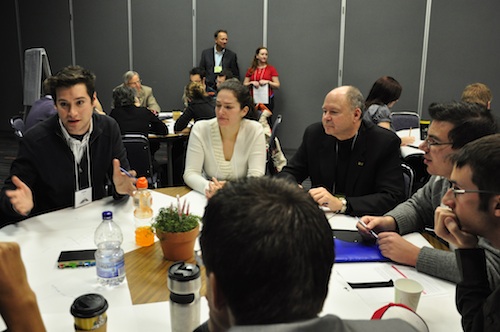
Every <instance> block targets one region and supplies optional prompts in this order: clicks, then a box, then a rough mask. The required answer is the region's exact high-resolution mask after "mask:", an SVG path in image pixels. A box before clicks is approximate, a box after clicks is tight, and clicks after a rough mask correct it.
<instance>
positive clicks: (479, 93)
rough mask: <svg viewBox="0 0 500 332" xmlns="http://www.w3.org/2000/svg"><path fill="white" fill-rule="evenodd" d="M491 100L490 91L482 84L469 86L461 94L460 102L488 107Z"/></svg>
mask: <svg viewBox="0 0 500 332" xmlns="http://www.w3.org/2000/svg"><path fill="white" fill-rule="evenodd" d="M491 99H493V96H492V94H491V90H490V88H488V87H487V86H486V84H483V83H472V84H469V85H467V86H466V87H465V89H464V91H463V92H462V101H463V102H466V103H476V104H479V105H482V106H484V107H488V106H489V105H488V103H489V102H490V101H491Z"/></svg>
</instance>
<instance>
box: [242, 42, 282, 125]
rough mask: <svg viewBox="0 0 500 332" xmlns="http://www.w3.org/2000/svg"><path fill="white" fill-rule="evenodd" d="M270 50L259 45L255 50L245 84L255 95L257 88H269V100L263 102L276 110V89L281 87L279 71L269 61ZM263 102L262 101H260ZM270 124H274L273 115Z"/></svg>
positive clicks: (271, 109) (268, 107)
mask: <svg viewBox="0 0 500 332" xmlns="http://www.w3.org/2000/svg"><path fill="white" fill-rule="evenodd" d="M268 57H269V52H268V50H267V48H266V47H263V46H262V47H259V48H258V49H257V50H256V51H255V56H254V58H253V60H252V65H251V66H250V68H248V70H247V73H246V74H245V80H244V81H243V84H244V85H245V86H249V87H250V93H251V94H252V96H254V93H255V92H256V90H257V89H267V96H268V102H267V103H265V102H262V104H264V105H265V106H266V107H267V109H269V110H270V111H271V113H272V112H273V110H274V89H276V90H277V89H279V88H280V80H279V77H278V71H277V70H276V68H275V67H274V66H272V65H270V64H269V63H268V62H267V59H268ZM258 103H261V102H258ZM268 121H269V125H270V126H272V123H273V121H272V117H268Z"/></svg>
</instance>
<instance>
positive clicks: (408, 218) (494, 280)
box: [385, 176, 500, 289]
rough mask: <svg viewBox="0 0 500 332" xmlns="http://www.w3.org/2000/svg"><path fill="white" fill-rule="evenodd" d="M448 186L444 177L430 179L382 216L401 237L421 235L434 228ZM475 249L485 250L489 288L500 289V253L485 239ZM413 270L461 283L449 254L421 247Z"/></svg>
mask: <svg viewBox="0 0 500 332" xmlns="http://www.w3.org/2000/svg"><path fill="white" fill-rule="evenodd" d="M448 187H449V184H448V181H447V179H446V178H444V177H441V176H432V177H431V178H430V179H429V182H427V183H426V184H425V185H424V186H423V187H422V188H420V189H419V190H418V191H417V192H416V193H415V194H414V195H413V196H412V197H410V198H409V199H408V200H407V201H405V202H404V203H401V204H399V205H398V206H396V207H395V208H394V209H393V210H391V211H389V212H387V213H386V214H385V215H387V216H391V217H393V218H394V220H396V224H397V226H398V229H399V233H400V234H401V235H404V234H407V233H411V232H422V231H423V230H424V228H425V227H431V228H434V211H435V210H436V208H437V207H438V206H440V205H441V198H442V197H443V196H444V194H445V193H446V191H447V190H448ZM478 246H479V247H481V248H483V249H484V250H485V253H486V265H487V269H488V279H489V282H490V286H491V287H492V288H493V289H495V288H496V287H498V286H500V250H498V249H495V248H494V247H492V246H491V245H490V244H489V243H488V242H487V241H486V240H485V239H484V238H479V243H478ZM415 267H416V269H417V271H419V272H422V273H426V274H429V275H432V276H435V277H438V278H441V279H445V280H449V281H453V282H455V283H458V282H459V281H460V272H459V270H458V264H457V260H456V257H455V253H454V252H452V251H444V250H439V249H434V248H429V247H424V248H422V250H420V253H419V255H418V258H417V265H416V266H415Z"/></svg>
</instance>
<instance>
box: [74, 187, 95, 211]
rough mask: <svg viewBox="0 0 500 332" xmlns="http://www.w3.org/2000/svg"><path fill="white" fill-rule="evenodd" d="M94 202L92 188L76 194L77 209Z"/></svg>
mask: <svg viewBox="0 0 500 332" xmlns="http://www.w3.org/2000/svg"><path fill="white" fill-rule="evenodd" d="M91 202H92V187H88V188H85V189H82V190H78V191H76V192H75V209H76V208H79V207H80V206H84V205H87V204H89V203H91Z"/></svg>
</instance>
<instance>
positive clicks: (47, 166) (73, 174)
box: [0, 66, 135, 227]
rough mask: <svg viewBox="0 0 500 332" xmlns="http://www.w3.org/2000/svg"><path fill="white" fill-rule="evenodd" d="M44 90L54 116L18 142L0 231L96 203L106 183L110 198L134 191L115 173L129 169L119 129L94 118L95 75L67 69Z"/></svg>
mask: <svg viewBox="0 0 500 332" xmlns="http://www.w3.org/2000/svg"><path fill="white" fill-rule="evenodd" d="M48 84H49V86H50V94H51V95H52V98H53V99H54V101H55V104H56V107H57V113H58V116H53V117H51V118H49V119H47V120H46V121H43V122H41V123H40V124H38V125H36V126H35V127H33V128H32V129H31V130H29V131H28V132H27V133H26V134H25V135H24V137H23V139H22V140H21V141H20V144H19V151H18V155H17V158H16V159H15V160H14V161H13V162H12V165H11V168H10V176H9V177H8V178H7V179H6V180H5V185H4V187H3V188H2V191H1V194H0V210H1V212H2V213H3V214H4V216H5V218H4V219H3V220H1V222H0V227H2V226H5V225H6V224H9V223H13V222H16V221H19V220H21V219H24V218H27V217H30V216H33V215H36V214H41V213H45V212H49V211H53V210H57V209H61V208H65V207H69V206H75V207H78V206H80V205H83V204H85V203H88V202H91V201H93V200H97V199H101V198H102V197H104V196H106V195H107V194H108V192H109V188H108V187H109V186H110V185H111V179H112V185H114V195H115V198H122V197H123V196H124V195H129V194H131V193H132V192H133V191H134V190H135V186H134V183H133V179H131V178H129V177H127V175H126V174H125V173H123V172H121V171H120V165H122V166H123V167H124V168H125V169H128V168H129V163H128V161H127V155H126V151H125V147H124V146H123V143H122V140H121V135H120V128H119V127H118V124H117V123H116V121H115V120H113V119H112V118H110V117H108V116H106V115H100V114H97V113H95V112H94V99H95V76H94V74H92V73H91V72H90V71H88V70H86V69H83V68H82V67H79V66H69V67H66V68H63V69H62V70H61V71H59V72H58V73H57V74H55V75H53V76H51V77H50V78H49V79H48ZM132 172H133V171H132ZM133 173H134V172H133Z"/></svg>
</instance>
